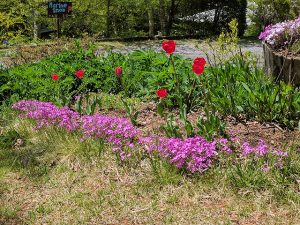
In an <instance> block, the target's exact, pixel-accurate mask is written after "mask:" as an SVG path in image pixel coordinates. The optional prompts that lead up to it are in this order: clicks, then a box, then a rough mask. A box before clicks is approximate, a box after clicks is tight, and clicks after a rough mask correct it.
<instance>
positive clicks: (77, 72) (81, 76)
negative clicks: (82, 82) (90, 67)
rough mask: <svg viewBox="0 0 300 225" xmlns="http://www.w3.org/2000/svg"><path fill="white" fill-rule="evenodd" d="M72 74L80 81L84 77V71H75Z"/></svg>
mask: <svg viewBox="0 0 300 225" xmlns="http://www.w3.org/2000/svg"><path fill="white" fill-rule="evenodd" d="M74 74H75V76H76V77H77V78H79V79H82V78H83V77H84V70H77V71H76V72H75V73H74Z"/></svg>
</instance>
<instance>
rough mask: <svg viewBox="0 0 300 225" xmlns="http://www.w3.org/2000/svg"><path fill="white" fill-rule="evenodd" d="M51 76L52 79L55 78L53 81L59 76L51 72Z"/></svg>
mask: <svg viewBox="0 0 300 225" xmlns="http://www.w3.org/2000/svg"><path fill="white" fill-rule="evenodd" d="M51 78H52V80H55V81H57V80H59V76H58V75H57V74H52V75H51Z"/></svg>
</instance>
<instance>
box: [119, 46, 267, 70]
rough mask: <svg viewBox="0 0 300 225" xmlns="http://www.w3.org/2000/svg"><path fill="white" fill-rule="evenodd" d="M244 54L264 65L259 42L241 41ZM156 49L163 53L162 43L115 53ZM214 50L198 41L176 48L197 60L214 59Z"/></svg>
mask: <svg viewBox="0 0 300 225" xmlns="http://www.w3.org/2000/svg"><path fill="white" fill-rule="evenodd" d="M239 46H240V48H241V50H242V52H243V53H244V52H247V51H250V52H252V53H253V55H254V57H255V58H256V60H257V62H258V65H260V66H262V65H263V48H262V44H261V43H260V42H258V41H241V42H240V44H239ZM150 48H151V49H154V50H155V51H158V52H159V51H161V43H160V42H142V43H139V44H133V45H129V44H127V45H126V46H123V47H116V48H115V51H120V52H123V53H129V52H132V51H134V50H137V49H150ZM213 52H214V50H212V49H211V48H210V47H209V46H208V45H207V44H205V43H204V42H197V41H192V42H188V41H179V42H178V43H177V46H176V54H179V55H182V56H183V57H186V58H191V59H193V58H196V57H205V58H206V54H208V55H209V56H210V57H212V55H213Z"/></svg>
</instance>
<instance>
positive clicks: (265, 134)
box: [98, 103, 300, 149]
mask: <svg viewBox="0 0 300 225" xmlns="http://www.w3.org/2000/svg"><path fill="white" fill-rule="evenodd" d="M139 112H140V114H139V116H138V122H139V127H138V128H139V129H140V130H141V131H142V132H143V134H144V135H147V136H149V135H158V136H164V131H163V129H162V126H163V125H165V124H166V118H162V117H161V116H159V115H158V114H157V111H156V104H155V103H142V104H141V105H140V107H139ZM98 113H100V114H105V115H109V116H116V117H127V115H126V111H125V110H114V109H110V110H109V111H107V110H106V111H99V112H98ZM173 113H174V114H175V121H176V123H178V124H179V127H182V124H181V122H180V120H179V113H178V111H176V110H175V111H174V112H173ZM200 115H202V116H204V113H203V111H201V110H198V111H194V112H191V113H189V114H188V119H189V120H190V121H191V123H192V124H193V126H194V127H196V124H197V120H198V118H199V116H200ZM225 121H226V125H227V126H226V131H227V133H228V134H234V136H236V137H238V138H239V139H240V140H241V142H242V143H243V142H249V143H250V144H252V145H255V144H257V143H258V142H259V141H260V140H264V141H266V142H267V143H268V144H269V145H270V146H271V147H273V148H275V149H278V148H284V149H285V148H288V147H291V146H292V145H293V144H294V143H295V141H296V140H299V138H300V133H299V131H298V130H293V131H292V130H288V129H285V128H282V127H280V126H279V125H278V124H275V123H259V122H257V121H237V120H236V119H235V118H232V117H228V118H226V119H225ZM182 133H184V129H183V128H182Z"/></svg>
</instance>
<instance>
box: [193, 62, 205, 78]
mask: <svg viewBox="0 0 300 225" xmlns="http://www.w3.org/2000/svg"><path fill="white" fill-rule="evenodd" d="M192 69H193V71H194V73H195V74H197V75H201V74H202V73H203V72H204V66H203V65H198V64H193V66H192Z"/></svg>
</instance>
